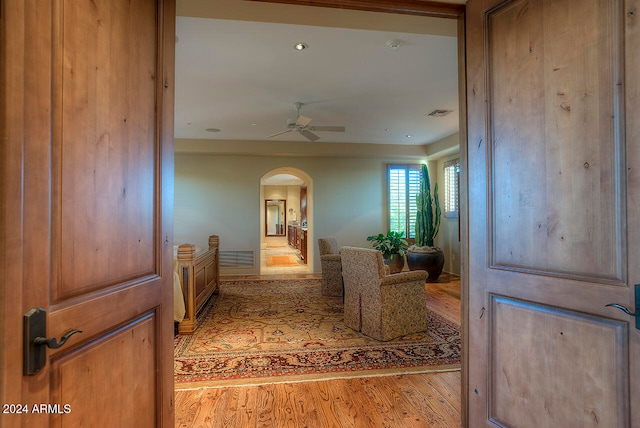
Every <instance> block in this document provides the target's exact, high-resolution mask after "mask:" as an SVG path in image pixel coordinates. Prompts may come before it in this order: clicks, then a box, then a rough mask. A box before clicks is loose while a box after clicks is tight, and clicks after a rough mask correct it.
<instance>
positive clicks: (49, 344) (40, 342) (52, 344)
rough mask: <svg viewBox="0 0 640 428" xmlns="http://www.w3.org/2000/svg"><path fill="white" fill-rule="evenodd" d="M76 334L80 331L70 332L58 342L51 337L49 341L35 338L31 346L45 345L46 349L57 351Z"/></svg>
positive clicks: (75, 329) (43, 338)
mask: <svg viewBox="0 0 640 428" xmlns="http://www.w3.org/2000/svg"><path fill="white" fill-rule="evenodd" d="M76 333H82V330H78V329H77V328H74V329H73V330H70V331H69V332H68V333H67V334H65V335H64V336H62V337H61V338H60V342H58V341H57V340H56V338H55V337H51V338H49V339H47V338H46V337H36V338H35V339H33V344H34V345H36V346H40V345H47V348H51V349H58V348H59V347H61V346H62V345H64V344H65V343H66V342H67V340H69V338H70V337H71V336H73V335H74V334H76Z"/></svg>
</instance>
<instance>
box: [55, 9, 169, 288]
mask: <svg viewBox="0 0 640 428" xmlns="http://www.w3.org/2000/svg"><path fill="white" fill-rule="evenodd" d="M55 8H56V12H55V13H54V25H53V32H54V49H53V76H54V79H55V81H56V85H55V89H54V94H53V99H54V101H53V118H54V132H53V140H54V156H53V157H54V165H55V167H54V173H55V176H54V201H53V207H54V209H53V229H54V245H55V246H56V247H59V248H60V251H57V252H56V254H60V256H59V257H60V258H59V259H58V260H57V261H56V263H55V265H56V267H55V268H56V269H58V270H59V271H58V272H56V274H55V275H54V277H55V279H56V284H55V289H54V299H55V300H60V299H63V298H67V297H71V296H75V295H78V294H82V293H85V292H88V291H91V290H96V289H99V288H102V287H104V286H107V285H111V284H114V283H117V282H120V281H125V280H131V279H135V278H138V277H142V276H145V275H149V274H153V273H158V269H157V267H156V263H157V258H156V254H155V248H159V245H158V243H157V242H155V241H156V240H157V239H159V237H157V236H156V235H155V233H154V231H155V227H156V224H157V219H156V216H155V214H154V213H155V212H156V210H155V205H156V204H157V200H156V195H157V194H158V178H157V171H158V168H157V155H158V153H159V149H158V148H157V147H158V141H157V129H156V125H155V124H156V123H157V121H156V116H155V114H156V113H155V111H156V108H155V103H156V80H155V79H156V59H157V32H156V31H155V30H154V29H155V28H156V24H155V23H156V19H157V17H156V10H155V4H154V2H151V1H140V0H136V1H129V0H94V1H75V0H67V1H61V2H56V5H55Z"/></svg>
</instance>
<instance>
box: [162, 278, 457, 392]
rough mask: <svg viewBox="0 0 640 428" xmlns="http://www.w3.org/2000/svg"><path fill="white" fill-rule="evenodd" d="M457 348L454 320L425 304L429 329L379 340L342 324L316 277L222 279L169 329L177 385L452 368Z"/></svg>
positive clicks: (335, 303)
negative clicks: (189, 323) (185, 324)
mask: <svg viewBox="0 0 640 428" xmlns="http://www.w3.org/2000/svg"><path fill="white" fill-rule="evenodd" d="M460 354H461V338H460V328H459V326H458V325H456V324H455V323H453V322H451V321H449V320H447V319H446V318H444V317H443V316H440V315H438V314H437V313H435V312H433V311H431V310H430V311H429V329H428V331H426V332H422V333H416V334H412V335H408V336H404V337H400V338H398V339H394V340H391V341H388V342H380V341H377V340H374V339H371V338H369V337H367V336H365V335H363V334H361V333H359V332H356V331H354V330H351V329H350V328H348V327H346V326H345V325H344V322H343V308H342V297H329V296H323V295H322V294H321V292H320V280H319V279H280V280H246V281H245V280H243V281H223V282H221V284H220V292H219V294H218V295H214V296H213V297H212V299H211V300H210V301H209V302H208V303H207V305H206V307H205V308H204V309H203V311H202V313H201V314H200V315H199V316H198V325H197V328H196V330H195V332H194V334H193V335H177V336H176V337H175V355H174V356H175V360H174V373H175V388H176V389H177V390H179V389H191V388H202V387H224V386H239V385H243V386H247V385H258V384H263V383H280V382H300V381H307V380H327V379H335V378H343V377H367V376H386V375H394V374H402V373H426V372H437V371H451V370H459V368H460Z"/></svg>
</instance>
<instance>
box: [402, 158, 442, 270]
mask: <svg viewBox="0 0 640 428" xmlns="http://www.w3.org/2000/svg"><path fill="white" fill-rule="evenodd" d="M416 205H417V213H416V224H415V233H416V242H415V245H412V246H410V247H409V248H408V249H407V265H408V266H409V270H426V271H427V272H429V278H428V279H427V282H435V281H436V280H437V279H438V277H439V276H440V274H441V273H442V268H443V267H444V252H443V251H442V250H441V249H440V248H438V247H436V246H434V245H433V240H434V239H435V237H436V235H437V234H438V230H439V229H440V215H441V210H440V200H439V199H438V183H436V184H435V186H434V189H433V196H432V195H431V181H430V180H429V170H428V169H427V165H425V164H423V165H422V176H421V177H420V189H419V191H418V194H417V195H416Z"/></svg>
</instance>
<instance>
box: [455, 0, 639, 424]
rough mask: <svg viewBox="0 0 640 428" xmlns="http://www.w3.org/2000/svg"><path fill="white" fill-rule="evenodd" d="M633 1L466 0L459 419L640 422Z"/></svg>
mask: <svg viewBox="0 0 640 428" xmlns="http://www.w3.org/2000/svg"><path fill="white" fill-rule="evenodd" d="M639 6H640V1H638V0H507V1H505V0H469V1H468V2H467V10H466V48H467V56H466V65H467V81H466V84H467V94H468V95H467V102H468V143H467V144H468V146H467V152H468V195H469V241H468V242H469V246H468V260H469V264H468V280H469V294H468V296H469V299H468V313H467V319H468V321H467V323H468V335H467V337H468V346H467V349H466V355H467V358H466V364H467V368H468V371H467V375H466V379H465V394H466V400H467V405H468V421H469V425H470V426H472V427H476V426H518V427H536V428H539V427H589V426H593V427H595V426H599V427H628V426H633V427H640V380H639V378H640V330H638V329H637V328H636V324H635V319H634V318H633V317H632V316H629V315H627V314H625V313H623V312H622V311H620V310H618V309H616V308H614V307H610V306H606V305H607V304H609V303H618V304H621V305H624V306H626V307H627V308H629V309H630V310H631V311H633V310H634V305H635V298H634V290H635V284H639V283H640V120H639V117H640V81H639V76H640V22H639V20H640V7H639Z"/></svg>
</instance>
